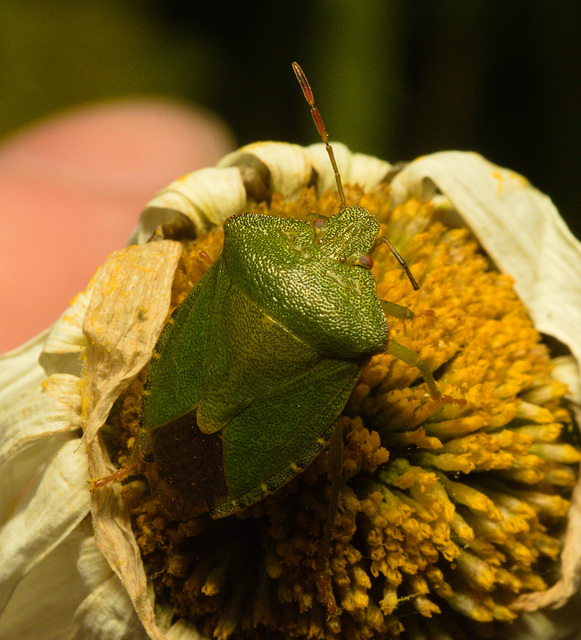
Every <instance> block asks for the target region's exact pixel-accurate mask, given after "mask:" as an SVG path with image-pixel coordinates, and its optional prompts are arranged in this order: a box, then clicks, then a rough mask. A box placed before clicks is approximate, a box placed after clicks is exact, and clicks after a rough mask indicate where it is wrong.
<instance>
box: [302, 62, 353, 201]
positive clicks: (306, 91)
mask: <svg viewBox="0 0 581 640" xmlns="http://www.w3.org/2000/svg"><path fill="white" fill-rule="evenodd" d="M293 71H294V72H295V76H296V77H297V80H298V81H299V84H300V85H301V89H302V90H303V95H304V96H305V100H306V101H307V103H308V105H309V107H310V108H311V115H312V116H313V120H314V122H315V126H316V127H317V131H318V132H319V135H320V136H321V140H322V141H323V142H324V143H325V148H326V149H327V153H328V154H329V158H330V160H331V165H332V166H333V171H334V172H335V180H336V181H337V191H338V192H339V198H340V199H341V209H346V208H347V203H346V202H345V194H344V193H343V183H342V182H341V176H340V175H339V167H337V161H336V160H335V154H334V153H333V147H332V146H331V145H330V144H329V134H328V133H327V130H326V129H325V125H324V123H323V118H321V114H320V113H319V110H318V109H317V107H315V99H314V97H313V90H312V89H311V85H310V84H309V81H308V80H307V76H306V75H305V73H304V71H303V70H302V69H301V67H300V66H299V64H298V62H293Z"/></svg>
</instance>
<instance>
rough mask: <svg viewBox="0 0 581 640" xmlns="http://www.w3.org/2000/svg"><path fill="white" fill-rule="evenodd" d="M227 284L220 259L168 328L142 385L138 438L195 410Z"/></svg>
mask: <svg viewBox="0 0 581 640" xmlns="http://www.w3.org/2000/svg"><path fill="white" fill-rule="evenodd" d="M228 285H229V278H228V275H227V273H226V271H225V269H224V264H223V262H222V260H221V258H220V257H218V258H216V260H215V261H214V263H213V264H212V265H211V266H210V268H209V269H208V271H207V272H206V273H205V275H204V276H203V277H202V279H201V280H200V281H199V282H198V283H197V284H196V286H195V287H194V288H193V289H192V291H191V292H190V293H189V295H188V296H187V298H186V299H185V300H184V301H183V302H182V304H181V305H180V306H179V307H178V308H177V309H176V310H175V311H174V313H173V314H172V317H171V319H170V320H169V322H168V323H167V324H166V326H165V328H164V330H163V332H162V334H161V336H160V338H159V340H158V342H157V344H156V346H155V353H154V356H153V359H152V363H151V366H150V369H149V373H148V376H147V381H146V384H145V390H144V395H143V401H142V407H141V430H142V437H144V436H145V437H147V433H148V432H149V431H151V430H153V429H156V428H158V427H160V426H162V425H164V424H167V423H169V422H171V421H172V420H175V419H177V418H179V417H181V416H183V415H184V414H187V413H189V412H191V411H192V410H193V409H195V408H196V407H197V405H198V403H199V400H200V396H201V394H202V390H203V388H204V385H205V382H206V376H207V372H208V366H209V364H210V361H211V358H212V345H213V344H214V342H215V339H216V338H215V334H216V330H217V327H216V320H215V319H216V317H218V316H219V314H220V312H221V305H222V301H223V299H224V296H225V294H226V292H227V290H228ZM142 446H143V445H142ZM147 448H148V447H147V445H146V446H145V450H146V451H147Z"/></svg>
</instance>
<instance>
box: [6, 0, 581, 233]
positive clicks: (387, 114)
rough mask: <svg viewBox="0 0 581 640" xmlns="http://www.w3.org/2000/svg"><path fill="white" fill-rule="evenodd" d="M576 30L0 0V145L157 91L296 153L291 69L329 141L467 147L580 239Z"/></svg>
mask: <svg viewBox="0 0 581 640" xmlns="http://www.w3.org/2000/svg"><path fill="white" fill-rule="evenodd" d="M580 35H581V3H578V2H569V1H566V0H561V1H558V2H548V1H547V0H531V1H524V0H513V1H510V0H504V1H500V0H432V1H424V2H422V1H420V0H408V1H406V0H392V1H390V0H387V1H383V2H382V1H380V0H358V1H356V0H353V1H348V0H318V1H311V2H307V1H306V0H294V1H293V2H276V1H274V0H262V1H259V2H254V3H251V2H239V3H221V2H210V1H209V0H204V1H196V2H193V1H189V2H187V1H185V0H168V1H165V2H162V1H161V0H157V1H156V0H142V1H139V2H138V1H137V0H100V1H97V0H69V1H66V0H50V1H49V2H47V1H46V0H44V1H43V0H0V135H2V136H4V135H6V134H8V133H9V132H11V131H13V130H14V129H16V128H18V127H20V126H22V125H25V124H27V123H29V122H31V121H32V120H34V119H36V118H38V117H39V116H43V115H46V114H49V113H53V112H55V111H58V110H60V109H62V108H65V107H68V106H72V105H78V104H82V103H84V102H87V101H92V100H96V99H101V98H111V97H116V96H126V95H135V94H157V95H171V96H177V97H182V98H184V99H186V100H189V101H195V102H197V103H200V104H203V105H206V106H208V107H209V108H211V109H213V110H214V111H216V112H217V113H218V114H219V115H221V116H222V117H223V118H224V119H225V120H226V121H227V122H228V123H229V124H230V126H231V127H232V128H233V130H234V132H235V134H236V136H237V139H238V142H239V143H240V144H245V143H247V142H251V141H254V140H258V139H276V140H286V141H290V142H297V143H300V144H308V143H311V142H315V141H316V132H315V129H314V127H313V124H312V121H311V118H310V116H309V113H308V110H307V107H306V105H305V103H304V101H303V98H302V95H301V93H300V90H299V87H298V85H297V83H296V81H295V78H294V75H293V74H292V70H291V67H290V63H291V61H292V60H295V59H296V60H297V61H298V62H300V63H301V65H302V66H303V68H304V70H305V72H306V73H307V75H308V77H309V79H310V81H311V84H312V86H313V89H314V92H315V96H316V98H317V102H318V106H319V108H320V110H321V112H322V114H323V116H324V118H325V122H326V124H327V128H328V130H329V132H330V135H331V138H332V139H335V140H341V141H343V142H345V143H346V144H347V145H348V146H349V147H351V148H352V149H353V150H358V151H362V152H366V153H371V154H376V155H378V156H380V157H383V158H385V159H388V160H390V161H395V160H400V159H411V158H413V157H414V156H417V155H420V154H425V153H429V152H431V151H437V150H442V149H451V148H456V149H472V150H476V151H479V152H481V153H483V154H484V155H485V156H487V157H488V158H489V159H491V160H493V161H494V162H497V163H498V164H501V165H505V166H509V167H511V168H513V169H515V170H517V171H519V172H520V173H523V174H524V175H526V176H527V177H528V178H529V179H530V180H531V181H532V182H533V184H535V185H536V186H538V187H539V188H540V189H542V190H543V191H545V192H546V193H548V194H549V195H550V196H551V197H552V199H553V200H554V202H555V203H556V204H557V206H558V207H559V208H560V210H561V212H562V214H563V215H564V217H565V218H566V219H567V221H568V223H569V224H570V226H571V227H572V228H573V230H574V231H575V233H576V234H577V235H581V216H580V214H579V209H578V203H579V201H580V198H581V187H580V184H581V181H580V174H581V154H580V153H579V145H580V143H581V119H580V118H579V110H580V108H579V103H580V95H581V92H580V89H581V86H580V85H581V68H580V66H581V40H580Z"/></svg>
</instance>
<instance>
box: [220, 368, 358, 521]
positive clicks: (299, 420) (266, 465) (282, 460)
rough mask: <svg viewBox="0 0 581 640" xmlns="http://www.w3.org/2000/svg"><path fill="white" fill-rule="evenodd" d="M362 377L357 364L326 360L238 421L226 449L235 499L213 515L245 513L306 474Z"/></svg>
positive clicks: (230, 431)
mask: <svg viewBox="0 0 581 640" xmlns="http://www.w3.org/2000/svg"><path fill="white" fill-rule="evenodd" d="M359 372H360V366H359V365H358V364H357V363H354V362H349V361H345V360H329V359H324V360H322V361H320V362H319V363H318V364H317V365H315V366H314V367H312V368H311V369H310V370H309V371H307V372H305V373H304V374H302V375H300V376H298V377H296V378H295V379H293V380H290V381H289V382H288V383H287V384H285V385H282V386H281V387H280V388H279V389H277V390H276V392H273V393H272V394H271V395H270V396H268V397H266V398H262V399H261V400H260V401H257V402H253V403H252V404H251V405H249V406H248V407H247V408H246V409H245V410H244V411H242V412H241V413H240V414H239V415H237V416H236V417H235V418H233V419H232V420H231V421H230V423H229V424H228V427H227V428H226V429H225V430H224V432H223V443H222V444H223V452H224V461H225V480H226V484H227V486H228V493H229V496H230V498H229V499H228V500H226V501H225V502H224V503H223V504H218V505H216V508H215V509H214V510H213V511H212V515H213V516H214V517H220V516H222V515H227V514H228V513H230V512H232V511H236V510H239V509H243V508H245V507H246V506H248V505H250V504H252V503H253V502H256V501H257V500H260V499H261V498H263V497H264V496H265V495H266V494H268V493H270V492H272V491H275V490H276V489H278V488H279V487H280V486H282V485H283V484H284V483H286V482H287V481H288V480H290V479H291V478H292V477H294V476H295V475H296V474H297V473H299V472H300V471H301V470H302V469H304V468H305V467H306V466H307V464H308V463H309V462H311V461H312V460H313V458H314V457H315V456H316V455H317V454H318V453H319V452H320V451H321V449H322V448H323V446H324V445H325V443H326V442H327V441H328V439H329V438H330V437H331V433H332V430H333V424H334V420H335V418H336V417H337V416H338V415H339V413H340V412H341V410H342V409H343V407H344V405H345V403H346V402H347V399H348V398H349V394H350V393H351V390H352V389H353V385H354V384H355V382H356V381H357V378H358V376H359Z"/></svg>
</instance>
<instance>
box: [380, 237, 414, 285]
mask: <svg viewBox="0 0 581 640" xmlns="http://www.w3.org/2000/svg"><path fill="white" fill-rule="evenodd" d="M380 244H386V245H387V246H388V247H389V250H390V251H391V252H392V253H393V255H394V256H395V259H396V260H397V261H398V262H399V263H400V264H401V266H402V267H403V269H404V271H405V272H406V275H407V277H408V278H409V279H410V282H411V283H412V287H413V288H414V291H417V290H418V289H419V288H420V285H419V284H418V283H417V280H416V279H415V278H414V276H413V275H412V272H411V271H410V268H409V267H408V265H407V262H406V261H405V260H404V259H403V258H402V257H401V255H400V254H399V251H398V250H397V249H396V248H395V247H394V246H393V244H391V242H390V241H389V240H388V238H386V237H385V236H381V238H377V239H376V241H375V242H374V243H373V249H372V253H373V250H375V249H377V247H378V246H379V245H380Z"/></svg>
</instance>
